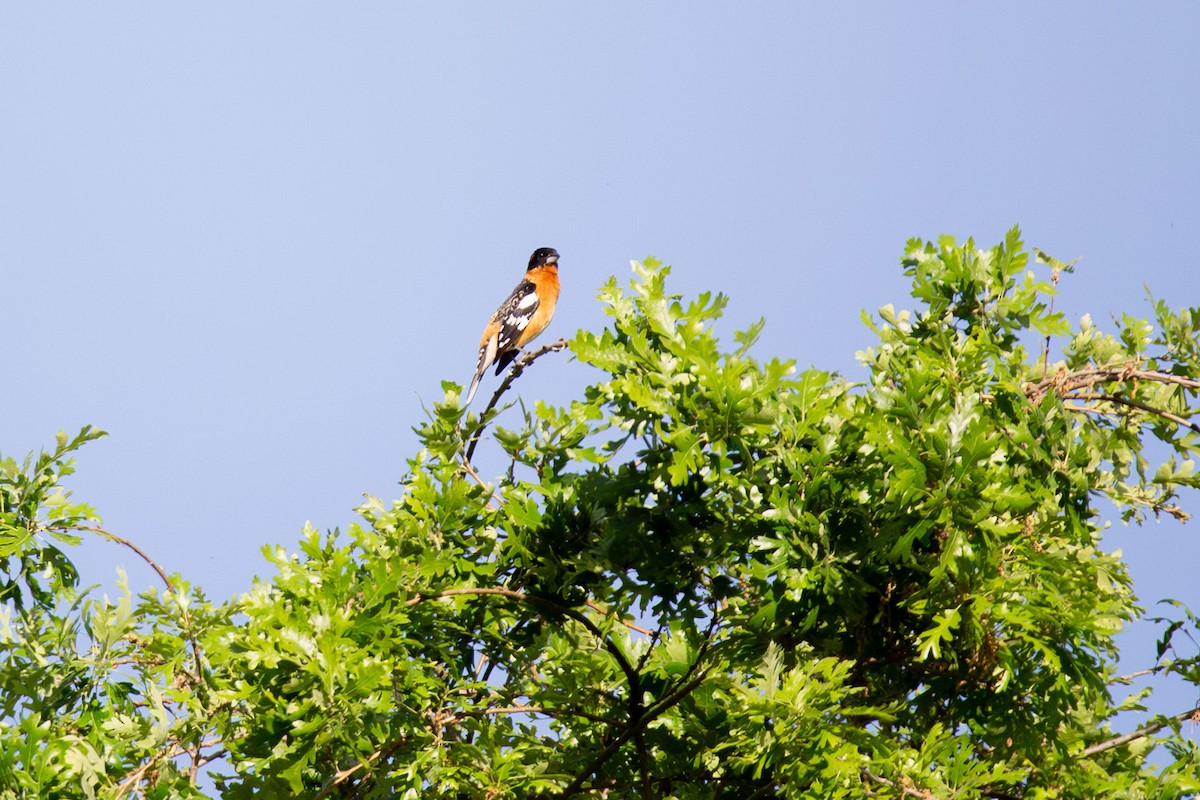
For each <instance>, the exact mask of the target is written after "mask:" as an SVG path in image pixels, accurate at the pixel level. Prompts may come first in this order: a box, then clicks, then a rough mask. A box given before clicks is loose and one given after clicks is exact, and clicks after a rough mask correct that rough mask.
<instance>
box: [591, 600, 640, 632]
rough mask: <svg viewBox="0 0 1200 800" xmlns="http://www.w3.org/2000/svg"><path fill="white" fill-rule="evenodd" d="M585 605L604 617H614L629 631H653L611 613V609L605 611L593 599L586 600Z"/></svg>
mask: <svg viewBox="0 0 1200 800" xmlns="http://www.w3.org/2000/svg"><path fill="white" fill-rule="evenodd" d="M587 607H588V608H590V609H591V610H592V611H597V612H599V613H601V614H603V615H604V616H606V617H616V619H617V621H618V622H620V623H621V624H622V625H624V626H625V627H626V628H629V630H631V631H637V632H638V633H640V634H642V635H643V636H651V635H653V631H650V630H648V629H646V628H643V627H642V626H640V625H636V624H634V623H632V622H630V621H629V620H627V619H623V618H622V617H619V616H617V615H616V614H614V613H612V612H611V611H605V610H604V609H603V608H601V607H600V606H598V605H596V603H595V601H593V600H588V601H587Z"/></svg>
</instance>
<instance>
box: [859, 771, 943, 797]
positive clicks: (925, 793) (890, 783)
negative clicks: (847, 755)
mask: <svg viewBox="0 0 1200 800" xmlns="http://www.w3.org/2000/svg"><path fill="white" fill-rule="evenodd" d="M862 776H863V777H864V778H866V779H867V780H869V781H872V782H874V783H878V784H879V785H880V786H886V787H888V788H889V789H895V790H896V791H898V792H900V793H901V794H906V795H908V796H909V797H919V798H921V800H938V798H937V796H936V795H934V794H932V793H931V792H930V791H929V790H928V789H914V788H913V787H912V786H909V785H908V784H907V783H897V782H896V781H894V780H891V779H890V778H885V777H883V776H882V775H876V774H875V773H874V772H871V771H870V770H869V769H864V770H863V771H862Z"/></svg>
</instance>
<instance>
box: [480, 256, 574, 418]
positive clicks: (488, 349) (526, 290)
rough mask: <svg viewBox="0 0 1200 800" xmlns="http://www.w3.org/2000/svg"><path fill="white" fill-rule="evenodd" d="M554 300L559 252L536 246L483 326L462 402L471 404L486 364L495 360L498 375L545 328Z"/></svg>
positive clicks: (556, 289)
mask: <svg viewBox="0 0 1200 800" xmlns="http://www.w3.org/2000/svg"><path fill="white" fill-rule="evenodd" d="M557 301H558V251H557V250H555V249H554V248H553V247H539V248H538V249H537V250H534V251H533V255H531V256H530V257H529V267H528V268H527V269H526V270H525V278H524V279H523V280H522V281H521V282H520V283H518V284H517V288H515V289H513V290H512V294H510V295H509V296H508V299H507V300H505V301H504V302H503V303H501V304H500V307H499V308H497V309H496V313H495V314H492V318H491V319H490V320H488V324H487V327H486V328H484V329H483V337H482V338H480V340H479V364H478V366H476V367H475V378H474V379H473V380H472V381H471V389H470V391H468V392H467V402H466V403H464V405H470V404H471V399H472V398H473V397H475V390H476V389H478V388H479V380H480V378H482V377H483V373H484V371H485V370H486V369H487V368H488V367H490V366H491V365H492V364H493V363H495V365H496V374H497V375H499V374H500V371H501V370H502V369H504V368H505V367H507V366H508V365H509V364H510V363H512V360H513V359H514V358H516V357H517V354H518V353H520V352H521V348H522V347H524V346H525V345H527V344H529V343H530V342H532V341H533V340H534V339H536V338H537V336H538V334H540V333H541V332H542V331H544V330H545V329H546V326H547V325H549V324H550V319H551V318H552V317H553V316H554V304H555V303H556V302H557Z"/></svg>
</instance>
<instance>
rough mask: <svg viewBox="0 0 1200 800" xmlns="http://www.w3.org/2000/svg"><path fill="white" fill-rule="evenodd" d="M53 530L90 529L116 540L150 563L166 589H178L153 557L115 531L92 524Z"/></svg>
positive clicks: (173, 590) (60, 527)
mask: <svg viewBox="0 0 1200 800" xmlns="http://www.w3.org/2000/svg"><path fill="white" fill-rule="evenodd" d="M53 530H60V531H70V530H78V531H90V532H91V533H96V534H99V535H100V536H103V537H104V538H105V539H108V540H109V541H111V542H116V543H117V544H121V545H125V546H126V547H128V548H129V549H130V550H132V551H133V552H135V553H137V554H138V555H139V556H140V557H141V559H142V560H143V561H145V562H146V563H147V564H149V565H150V568H151V569H153V570H154V571H155V572H157V573H158V577H160V578H162V582H163V583H165V584H166V585H167V588H168V589H170V590H171V591H172V592H177V591H178V589H177V588H176V587H175V584H173V583H171V579H170V578H168V577H167V573H166V571H165V570H163V568H162V567H160V566H159V565H158V564H157V563H156V562H155V561H154V559H153V558H151V557H150V556H148V555H146V551H145V550H143V549H142V548H140V547H138V546H137V545H136V544H134V543H133V542H131V541H129V540H128V539H126V538H125V537H123V536H117V535H116V534H115V533H113V532H112V531H106V530H104V528H99V527H96V526H93V525H75V526H72V527H71V528H67V527H63V526H58V527H55V528H53Z"/></svg>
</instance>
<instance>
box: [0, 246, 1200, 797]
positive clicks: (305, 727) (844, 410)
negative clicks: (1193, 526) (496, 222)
mask: <svg viewBox="0 0 1200 800" xmlns="http://www.w3.org/2000/svg"><path fill="white" fill-rule="evenodd" d="M1037 257H1038V261H1039V262H1040V264H1038V265H1031V264H1030V263H1029V255H1028V254H1027V253H1026V251H1025V250H1024V249H1023V245H1022V243H1021V242H1020V240H1019V238H1018V233H1017V231H1016V230H1013V231H1012V232H1010V233H1009V234H1008V236H1007V237H1006V238H1005V240H1004V242H1002V243H1001V244H998V245H996V246H995V247H992V248H990V249H980V248H977V247H976V246H975V244H974V243H973V242H971V241H967V242H966V243H964V244H959V243H957V242H956V241H955V240H953V239H951V238H948V237H943V238H942V239H940V240H939V241H937V242H936V243H934V242H922V241H917V240H914V241H910V242H909V243H908V245H907V247H906V250H905V254H904V256H903V259H902V265H903V268H904V270H905V272H906V274H907V275H909V276H910V277H911V278H912V286H913V289H912V296H913V298H914V299H915V300H916V307H915V308H914V309H912V310H896V309H895V308H893V307H892V306H886V307H884V308H882V309H880V310H879V312H878V315H877V316H874V317H867V318H866V322H867V324H868V326H869V327H870V329H871V331H872V332H873V333H874V335H875V337H876V339H877V341H876V342H875V344H874V345H873V346H871V347H870V348H868V349H866V350H864V351H862V352H861V353H860V354H859V358H860V360H861V362H862V364H863V365H864V366H865V369H866V374H867V378H866V380H865V381H862V382H855V381H850V380H848V379H846V378H845V377H842V376H840V375H837V374H834V373H830V372H823V371H820V370H815V369H809V370H797V368H796V366H795V364H794V363H793V362H790V361H781V360H769V361H765V362H764V361H760V360H758V359H756V358H754V357H753V356H751V355H750V351H751V347H752V345H753V344H754V341H755V339H756V337H757V336H758V333H759V331H760V330H761V329H762V324H763V323H762V322H759V323H757V324H755V325H753V326H751V328H750V329H749V330H747V331H745V332H742V333H738V334H736V335H735V345H734V347H733V348H732V349H731V350H730V349H725V348H723V347H722V345H721V343H720V342H719V341H718V339H717V337H716V335H715V333H714V331H713V327H712V325H713V323H714V321H715V320H717V319H718V318H719V317H720V315H721V313H722V310H723V308H724V306H725V302H726V300H725V298H724V297H723V296H721V295H716V296H713V295H710V294H703V295H701V296H699V297H698V298H695V299H693V300H686V301H685V300H684V299H682V298H680V297H678V296H675V295H672V294H670V293H669V292H668V290H667V288H666V280H667V277H668V275H669V269H668V268H666V267H663V266H662V265H660V264H659V263H658V262H656V261H653V260H650V259H648V260H646V261H645V262H644V263H640V264H639V263H634V265H633V266H634V272H635V276H634V279H633V281H632V282H631V283H630V284H629V285H628V286H627V287H625V288H622V287H621V286H620V285H619V284H618V282H617V281H616V280H615V279H612V280H610V281H609V282H608V283H607V284H606V285H605V286H604V287H603V289H602V290H601V292H600V300H601V302H602V303H604V305H605V306H606V309H607V312H608V314H609V317H610V319H611V322H610V324H609V325H608V327H606V328H605V329H604V330H602V331H600V332H598V333H597V332H587V331H581V332H579V333H578V334H577V335H576V336H575V337H574V338H573V339H572V340H571V341H570V342H569V343H568V346H569V349H570V351H571V353H572V355H573V356H574V357H575V358H577V359H578V360H579V361H581V362H583V363H585V364H588V365H590V366H592V367H595V368H596V370H597V373H596V374H597V379H596V382H595V383H594V384H593V385H591V386H589V387H587V389H586V390H585V392H584V393H583V396H582V397H580V398H579V399H576V400H574V401H572V402H571V403H570V404H569V405H566V406H562V407H558V406H553V405H550V404H547V403H544V402H537V403H536V404H534V405H533V406H532V407H531V408H525V407H524V406H521V407H520V408H514V407H511V406H510V407H501V406H500V405H499V403H498V401H499V400H500V398H501V395H502V394H503V392H504V391H505V390H506V389H507V388H508V387H509V386H510V382H506V383H505V384H503V385H502V387H501V390H500V392H499V393H498V394H497V396H496V398H494V399H493V403H492V404H491V405H490V406H488V408H487V410H486V411H485V412H484V413H483V415H482V417H480V416H477V415H475V414H473V413H465V412H464V410H463V409H462V408H461V406H460V405H459V401H458V395H459V392H460V389H461V387H459V386H458V385H456V384H451V383H447V384H445V385H444V390H445V397H444V399H442V400H441V401H440V402H438V403H436V404H435V405H434V407H433V409H432V410H431V413H430V418H429V420H428V421H427V422H425V423H424V424H423V425H422V426H421V427H420V428H418V434H419V436H420V441H421V447H420V450H419V451H418V452H417V454H416V455H415V456H414V457H413V458H412V459H411V460H410V462H409V473H408V475H407V477H406V478H405V480H404V492H403V494H402V496H401V497H400V498H399V499H398V500H396V501H394V502H391V503H385V502H383V501H382V500H379V499H376V498H369V499H368V501H367V502H366V503H365V504H364V505H363V506H362V508H360V509H359V513H360V515H361V521H360V522H359V523H356V524H354V525H352V526H351V527H350V528H349V529H348V530H347V531H346V532H345V533H344V534H343V533H339V532H337V531H333V532H329V533H326V534H322V533H320V532H318V531H316V530H311V529H310V530H306V531H305V532H304V534H303V537H302V539H301V542H300V546H299V551H298V552H290V551H288V550H286V549H285V548H267V549H266V550H265V551H264V552H265V555H266V558H267V559H268V561H269V562H270V563H271V564H272V565H273V567H274V570H275V575H274V577H272V578H271V579H269V580H265V581H261V582H259V583H257V584H256V585H255V586H254V587H253V588H251V589H250V590H249V591H248V592H247V593H246V594H244V595H243V596H241V597H240V598H237V599H235V600H232V601H230V602H227V603H223V604H215V603H212V602H210V601H209V600H207V599H206V598H205V597H204V595H203V594H202V593H201V592H200V591H199V590H198V589H197V588H195V587H193V586H190V585H189V584H187V583H186V582H185V581H184V580H183V579H182V578H181V577H179V576H178V575H176V576H171V577H167V576H166V575H165V574H164V580H165V582H166V583H165V586H166V588H165V589H163V590H155V589H150V590H147V591H145V592H142V593H141V594H139V595H137V596H136V597H135V596H133V595H132V594H130V593H129V592H128V591H126V593H125V594H124V596H122V597H120V598H118V599H117V600H116V601H115V602H113V601H108V600H107V599H105V600H96V599H94V598H91V597H89V596H87V595H83V594H80V593H79V592H78V591H77V589H76V586H75V582H76V579H75V573H74V570H73V568H72V567H71V565H70V562H69V559H67V558H66V557H65V555H64V554H63V552H62V551H61V550H60V549H57V546H56V545H51V544H50V539H54V540H55V541H57V542H59V543H64V542H65V543H67V544H70V543H71V542H72V541H74V539H72V538H71V537H72V536H77V535H78V534H79V533H80V532H86V531H92V532H96V533H99V534H100V535H106V536H109V537H110V538H115V539H117V540H118V541H121V542H122V543H125V544H128V545H130V546H133V545H132V543H129V542H125V540H122V539H120V537H116V536H115V535H114V534H111V533H108V532H106V531H104V530H103V529H102V528H100V527H99V521H98V520H97V519H96V516H95V512H94V511H93V510H91V509H90V508H88V507H86V506H79V505H72V504H70V503H68V502H67V501H66V499H65V495H64V494H62V493H61V491H60V490H59V488H58V479H59V478H60V477H61V476H62V475H64V474H66V472H68V471H69V462H68V461H67V460H66V456H67V455H68V454H69V453H70V452H72V451H73V450H74V449H75V448H77V447H78V446H79V445H80V444H82V443H83V442H84V441H86V440H88V439H90V438H94V436H95V435H96V434H95V432H93V431H90V429H85V431H84V432H83V433H81V435H80V437H78V438H76V439H75V440H72V441H67V440H66V439H65V438H60V442H59V446H58V448H57V449H56V450H55V451H54V453H52V454H49V455H44V456H42V457H40V458H39V459H36V460H35V461H28V462H26V463H25V465H24V466H23V467H18V466H17V465H16V464H15V463H14V462H12V461H4V462H2V463H0V472H2V475H3V482H2V483H0V497H2V498H3V503H4V505H3V517H2V521H3V525H2V527H0V557H3V559H4V561H2V562H0V565H2V566H3V568H4V573H3V575H4V576H5V582H4V583H3V584H2V585H0V590H2V591H3V592H4V593H5V594H4V597H5V599H6V600H7V601H8V604H7V605H6V606H5V608H4V612H3V616H2V617H0V641H3V643H4V650H3V663H2V665H0V684H2V687H3V692H2V694H0V697H2V698H3V700H2V701H0V702H2V708H0V797H6V798H15V797H52V796H80V795H83V796H87V797H100V796H105V797H131V796H144V797H189V796H191V797H198V796H203V795H202V792H201V791H200V790H199V789H197V788H196V781H197V775H198V773H199V771H200V770H201V768H202V767H204V765H206V764H208V762H210V761H214V760H215V762H216V763H215V764H213V765H212V767H211V768H212V769H213V771H214V773H215V774H217V775H218V777H217V778H216V786H217V788H218V790H219V791H220V792H221V794H222V796H224V797H229V798H249V797H256V796H263V797H300V796H303V797H347V798H348V797H354V798H371V797H375V798H383V797H402V798H417V797H444V798H459V797H479V798H502V797H510V798H525V797H547V798H549V797H559V798H565V797H595V798H600V797H610V798H611V797H638V798H681V799H682V798H743V799H746V800H748V799H749V798H765V797H785V798H838V797H866V796H876V795H883V796H904V795H907V796H912V797H927V798H977V797H993V798H1052V797H1102V796H1125V797H1164V798H1165V797H1180V796H1183V795H1186V794H1188V793H1190V792H1196V791H1200V780H1198V779H1197V777H1196V775H1197V766H1198V763H1200V759H1198V755H1200V754H1198V752H1197V748H1196V745H1195V743H1194V742H1192V741H1190V740H1189V739H1188V738H1187V736H1186V735H1185V733H1184V732H1183V730H1182V729H1181V723H1182V721H1183V720H1184V719H1185V718H1186V717H1187V716H1188V715H1189V714H1193V713H1196V712H1194V711H1193V710H1192V709H1181V713H1180V714H1179V715H1178V716H1176V717H1173V718H1167V717H1160V718H1148V717H1147V715H1146V714H1145V713H1144V709H1143V707H1142V706H1141V700H1142V699H1143V698H1144V694H1145V692H1142V693H1140V694H1136V693H1135V694H1133V695H1132V696H1124V695H1125V694H1126V693H1127V692H1128V690H1127V689H1126V688H1125V684H1127V683H1128V679H1126V678H1122V677H1121V676H1118V675H1117V674H1116V673H1115V663H1116V658H1117V651H1116V647H1115V645H1114V638H1113V637H1114V635H1115V634H1116V633H1118V632H1119V631H1120V630H1121V629H1122V628H1123V626H1125V625H1126V624H1128V623H1129V622H1130V621H1131V620H1134V619H1136V618H1138V617H1139V616H1140V615H1141V614H1142V613H1143V611H1142V609H1141V608H1140V607H1139V606H1138V601H1137V599H1136V598H1135V597H1134V595H1133V587H1132V586H1131V585H1130V581H1129V576H1128V574H1127V572H1126V569H1125V566H1124V564H1123V563H1122V561H1121V560H1120V558H1119V557H1117V556H1116V555H1113V554H1111V553H1107V552H1105V551H1104V550H1103V549H1102V547H1101V543H1100V515H1099V512H1098V510H1097V507H1096V504H1097V503H1098V502H1099V501H1100V500H1102V499H1106V500H1107V501H1111V503H1113V504H1115V506H1116V507H1117V508H1118V509H1119V510H1120V513H1121V514H1122V515H1123V516H1124V517H1125V518H1126V519H1128V520H1133V521H1140V520H1142V519H1143V518H1144V517H1145V516H1146V515H1147V514H1164V513H1165V514H1170V515H1174V516H1176V517H1180V518H1183V517H1185V516H1186V514H1185V512H1184V511H1183V510H1182V509H1181V508H1179V507H1178V505H1177V504H1176V501H1177V492H1178V491H1179V490H1180V489H1181V488H1183V487H1195V486H1197V483H1198V481H1200V478H1198V477H1197V476H1196V474H1195V472H1194V462H1193V459H1194V457H1195V455H1196V451H1197V427H1196V425H1195V424H1194V423H1192V422H1191V418H1192V416H1193V414H1194V413H1195V410H1196V395H1197V390H1200V382H1197V376H1198V375H1200V349H1198V345H1197V331H1198V329H1200V310H1197V309H1191V310H1185V311H1181V312H1173V311H1171V310H1170V309H1169V308H1168V307H1167V306H1166V304H1165V303H1163V302H1161V301H1157V300H1156V301H1153V309H1154V312H1155V320H1154V322H1153V323H1150V322H1147V321H1143V320H1138V319H1134V318H1131V317H1123V318H1121V319H1120V320H1119V321H1118V322H1117V325H1118V329H1117V330H1116V332H1115V333H1105V332H1103V331H1102V330H1101V328H1100V327H1099V326H1097V325H1096V324H1094V323H1093V321H1092V320H1090V319H1089V318H1084V319H1083V320H1082V321H1081V322H1080V323H1079V325H1078V326H1077V327H1072V326H1071V325H1070V324H1069V323H1068V321H1067V320H1066V319H1064V317H1063V315H1062V314H1061V313H1058V312H1055V311H1054V310H1053V300H1054V295H1055V293H1056V291H1057V283H1058V279H1059V276H1060V275H1061V274H1062V273H1064V272H1066V271H1070V269H1071V266H1070V265H1067V264H1063V263H1061V262H1058V261H1056V260H1055V259H1053V258H1051V257H1049V256H1046V255H1045V254H1042V253H1040V252H1037ZM1051 340H1055V341H1057V342H1059V343H1062V344H1063V345H1064V348H1063V352H1062V354H1061V356H1060V357H1058V358H1057V359H1056V360H1054V361H1053V362H1051V359H1050V342H1051ZM540 355H544V353H541V354H532V355H530V356H526V357H525V358H524V359H522V360H521V361H520V362H519V363H518V365H517V369H518V372H519V370H520V369H524V368H529V367H530V366H531V365H532V364H533V362H534V360H535V359H536V358H538V357H540ZM538 368H539V369H543V368H545V366H543V365H539V366H538ZM502 422H503V423H504V427H501V423H502ZM476 440H479V442H481V444H479V446H480V447H481V448H483V450H484V451H485V452H487V453H488V459H489V460H495V459H496V458H499V457H502V458H503V459H504V460H505V461H506V462H507V468H506V469H505V470H504V471H503V474H501V475H498V476H494V477H488V478H485V477H484V476H482V475H480V473H479V471H478V470H477V468H476V467H475V466H474V465H473V464H472V463H471V462H469V461H468V460H467V458H466V454H467V453H468V452H470V453H473V452H474V447H475V445H474V444H473V442H475V441H476ZM1150 443H1155V444H1154V446H1153V447H1150ZM1151 453H1159V454H1161V457H1160V458H1159V460H1158V463H1155V462H1154V461H1152V459H1151ZM72 531H73V532H72ZM48 537H49V538H48ZM1173 608H1174V610H1175V614H1174V616H1171V617H1169V618H1167V617H1164V618H1163V620H1162V623H1163V625H1164V634H1163V639H1162V641H1161V642H1160V644H1159V647H1158V651H1157V653H1156V654H1153V658H1152V657H1151V654H1147V655H1146V659H1145V660H1146V664H1147V669H1148V670H1151V671H1152V672H1153V673H1154V674H1155V675H1157V676H1158V677H1159V678H1161V679H1170V680H1174V681H1177V682H1182V683H1186V684H1192V685H1196V684H1200V659H1198V658H1197V655H1196V653H1195V652H1194V651H1184V652H1181V651H1180V649H1179V643H1180V642H1181V641H1182V639H1183V635H1184V634H1185V633H1188V632H1193V631H1196V630H1197V620H1196V618H1195V617H1193V616H1192V615H1191V614H1190V612H1188V611H1187V610H1186V609H1184V608H1182V607H1173ZM1115 729H1123V730H1128V729H1137V730H1136V731H1135V733H1134V734H1133V735H1129V736H1117V735H1116V734H1115V733H1114V730H1115ZM1156 745H1163V748H1160V749H1159V750H1157V751H1154V753H1153V755H1152V751H1153V748H1154V747H1155V746H1156ZM1153 761H1158V762H1160V763H1158V764H1155V763H1152V762H1153ZM1164 761H1165V763H1162V762H1164Z"/></svg>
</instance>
